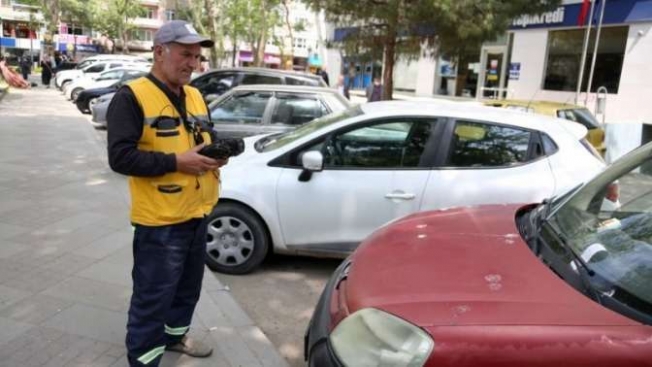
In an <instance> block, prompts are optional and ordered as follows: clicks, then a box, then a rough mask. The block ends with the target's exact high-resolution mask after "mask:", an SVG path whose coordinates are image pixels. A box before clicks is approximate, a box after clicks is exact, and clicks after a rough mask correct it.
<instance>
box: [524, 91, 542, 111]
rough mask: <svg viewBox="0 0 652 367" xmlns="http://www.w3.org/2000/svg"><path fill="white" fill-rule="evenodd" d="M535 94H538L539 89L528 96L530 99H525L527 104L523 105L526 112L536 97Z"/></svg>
mask: <svg viewBox="0 0 652 367" xmlns="http://www.w3.org/2000/svg"><path fill="white" fill-rule="evenodd" d="M537 94H539V90H537V91H535V92H534V94H532V98H530V100H529V101H527V106H525V110H526V112H527V110H529V109H530V105H531V104H532V102H533V101H534V98H536V96H537Z"/></svg>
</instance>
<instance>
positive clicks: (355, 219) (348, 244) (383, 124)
mask: <svg viewBox="0 0 652 367" xmlns="http://www.w3.org/2000/svg"><path fill="white" fill-rule="evenodd" d="M434 125H435V122H434V121H430V120H420V119H413V118H398V117H397V118H387V119H382V120H376V121H373V122H368V123H362V124H356V126H355V127H353V128H349V129H346V130H341V131H338V132H336V133H334V134H331V135H329V136H325V137H323V138H321V139H320V140H317V141H314V142H313V143H311V144H310V145H307V146H305V147H304V148H301V149H298V150H296V151H295V152H293V153H291V155H290V158H289V160H290V161H291V162H293V164H294V166H295V167H292V168H284V169H283V171H282V172H281V175H280V177H279V180H278V184H277V203H278V213H279V221H280V223H281V228H282V231H283V236H284V239H285V243H286V246H288V248H290V249H292V248H294V249H296V250H298V251H300V250H304V251H327V252H349V251H351V250H353V249H354V248H355V247H356V246H357V244H358V243H359V242H360V241H362V239H364V238H365V237H366V236H368V235H369V234H370V233H371V232H372V231H373V230H374V229H376V228H378V227H379V226H380V225H382V224H384V223H386V222H388V221H389V220H391V219H394V218H396V217H397V216H400V215H404V214H408V213H411V212H414V211H416V210H418V208H419V204H420V201H421V198H422V196H423V190H424V188H425V185H426V182H427V181H428V176H429V174H430V170H429V168H428V164H427V162H426V161H425V160H424V158H427V156H428V155H429V154H431V153H430V150H429V142H430V141H431V139H432V136H433V133H432V132H433V131H434V129H433V126H434ZM311 150H316V151H320V152H322V154H323V156H324V169H323V171H321V172H315V173H314V174H313V175H312V176H311V178H310V179H309V180H307V181H304V182H302V181H299V179H298V178H299V175H300V174H301V172H302V169H301V168H300V163H299V157H300V156H301V155H302V154H303V153H304V152H306V151H311Z"/></svg>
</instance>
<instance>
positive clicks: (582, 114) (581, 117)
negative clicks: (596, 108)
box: [557, 108, 600, 130]
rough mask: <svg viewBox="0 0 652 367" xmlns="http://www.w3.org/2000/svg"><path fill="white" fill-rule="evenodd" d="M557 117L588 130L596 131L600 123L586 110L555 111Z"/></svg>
mask: <svg viewBox="0 0 652 367" xmlns="http://www.w3.org/2000/svg"><path fill="white" fill-rule="evenodd" d="M557 117H559V118H562V119H566V120H570V121H575V122H578V123H580V124H582V125H584V127H586V128H587V129H589V130H592V129H597V128H599V127H600V123H599V122H598V120H596V119H595V117H594V116H593V114H591V111H589V110H588V109H586V108H572V109H568V110H559V111H557Z"/></svg>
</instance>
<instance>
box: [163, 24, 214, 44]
mask: <svg viewBox="0 0 652 367" xmlns="http://www.w3.org/2000/svg"><path fill="white" fill-rule="evenodd" d="M170 42H176V43H182V44H184V45H193V44H196V43H198V44H199V45H200V46H201V47H213V45H214V44H215V42H213V40H211V39H210V38H207V37H204V36H201V35H200V34H199V33H197V31H196V30H195V27H193V26H192V24H190V23H188V22H186V21H184V20H171V21H169V22H167V23H165V24H163V25H162V26H161V28H159V29H158V31H156V33H155V34H154V45H162V44H164V43H170Z"/></svg>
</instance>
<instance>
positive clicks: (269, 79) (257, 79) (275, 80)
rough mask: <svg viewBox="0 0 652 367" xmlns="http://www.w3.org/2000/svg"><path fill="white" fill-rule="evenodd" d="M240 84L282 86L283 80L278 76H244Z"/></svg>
mask: <svg viewBox="0 0 652 367" xmlns="http://www.w3.org/2000/svg"><path fill="white" fill-rule="evenodd" d="M242 84H283V78H281V77H278V76H270V75H260V74H245V76H244V78H242Z"/></svg>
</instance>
